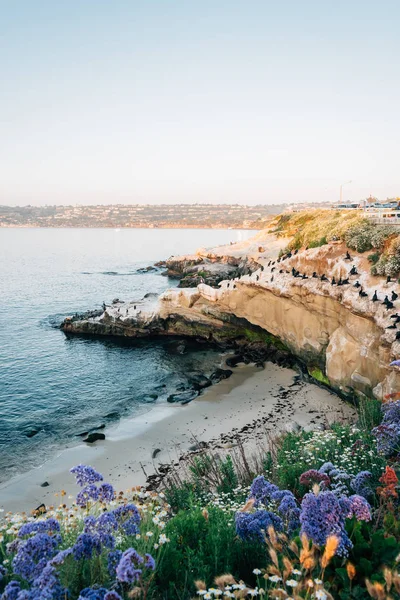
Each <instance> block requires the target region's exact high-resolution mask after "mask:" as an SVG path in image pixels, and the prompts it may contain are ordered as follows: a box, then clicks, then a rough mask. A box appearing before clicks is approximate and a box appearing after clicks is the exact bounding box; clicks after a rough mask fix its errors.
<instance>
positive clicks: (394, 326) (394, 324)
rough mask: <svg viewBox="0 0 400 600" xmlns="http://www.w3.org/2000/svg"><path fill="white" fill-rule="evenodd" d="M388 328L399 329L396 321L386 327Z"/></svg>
mask: <svg viewBox="0 0 400 600" xmlns="http://www.w3.org/2000/svg"><path fill="white" fill-rule="evenodd" d="M386 329H397V325H396V323H393V325H389V327H386Z"/></svg>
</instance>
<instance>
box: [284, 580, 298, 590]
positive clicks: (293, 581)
mask: <svg viewBox="0 0 400 600" xmlns="http://www.w3.org/2000/svg"><path fill="white" fill-rule="evenodd" d="M286 585H288V586H289V587H293V588H295V587H296V586H297V585H298V584H297V581H296V580H295V579H288V580H287V581H286Z"/></svg>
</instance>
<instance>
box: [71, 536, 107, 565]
mask: <svg viewBox="0 0 400 600" xmlns="http://www.w3.org/2000/svg"><path fill="white" fill-rule="evenodd" d="M72 551H73V555H74V558H75V560H80V559H81V558H92V555H93V553H95V554H100V552H101V542H100V539H99V537H98V536H97V535H91V534H90V533H81V534H80V535H79V536H78V538H77V540H76V542H75V545H74V546H73V547H72Z"/></svg>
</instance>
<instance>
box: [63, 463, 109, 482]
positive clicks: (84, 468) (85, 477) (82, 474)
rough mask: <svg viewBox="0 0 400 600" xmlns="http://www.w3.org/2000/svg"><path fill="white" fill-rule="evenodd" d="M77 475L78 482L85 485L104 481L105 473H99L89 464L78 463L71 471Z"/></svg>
mask: <svg viewBox="0 0 400 600" xmlns="http://www.w3.org/2000/svg"><path fill="white" fill-rule="evenodd" d="M70 473H73V474H74V475H75V477H76V483H77V484H78V485H79V486H80V487H84V486H85V485H88V484H89V485H90V484H92V483H96V482H97V481H103V475H101V473H98V472H97V471H96V470H95V469H93V467H91V466H89V465H77V466H76V467H73V468H72V469H71V471H70Z"/></svg>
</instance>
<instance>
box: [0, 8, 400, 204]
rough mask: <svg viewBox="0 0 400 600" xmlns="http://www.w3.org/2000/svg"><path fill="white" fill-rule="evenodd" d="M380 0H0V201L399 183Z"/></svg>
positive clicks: (273, 199)
mask: <svg viewBox="0 0 400 600" xmlns="http://www.w3.org/2000/svg"><path fill="white" fill-rule="evenodd" d="M399 18H400V3H399V2H398V1H397V0H396V1H395V0H381V1H380V2H376V0H373V1H370V0H362V1H360V0H346V1H342V0H335V2H333V1H330V2H328V1H327V0H318V1H314V0H302V1H300V0H279V1H276V0H274V1H271V0H241V1H237V0H229V1H228V0H202V1H194V0H141V1H137V0H125V1H124V0H113V1H112V2H110V1H109V0H84V1H82V0H69V1H68V2H67V1H66V0H64V1H62V0H61V1H58V2H54V0H35V2H33V1H32V0H18V1H16V2H9V1H8V0H0V82H1V83H0V204H8V205H26V204H35V205H40V204H70V203H71V204H98V203H99V204H108V203H121V202H122V203H154V204H158V203H173V202H188V203H192V202H210V203H218V202H234V203H236V202H239V203H247V204H258V203H267V204H272V203H282V202H307V201H313V202H324V201H336V200H338V199H339V190H340V185H341V184H343V183H345V182H347V181H350V180H351V182H352V183H349V184H347V185H345V186H344V188H343V191H344V194H343V197H344V199H346V200H359V199H360V198H364V197H366V196H368V195H370V194H372V195H375V196H377V197H379V198H386V197H392V196H400V169H399V164H398V163H399V152H398V145H399V142H400V126H399V120H400V117H399V114H400V110H399V104H400V77H399V75H400V73H399V71H400V60H399V39H398V23H399Z"/></svg>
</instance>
